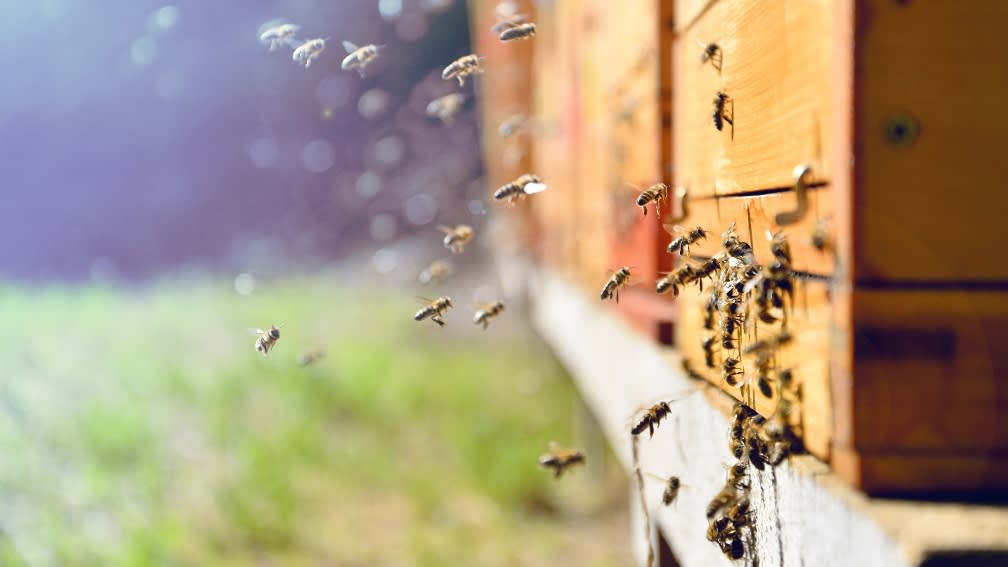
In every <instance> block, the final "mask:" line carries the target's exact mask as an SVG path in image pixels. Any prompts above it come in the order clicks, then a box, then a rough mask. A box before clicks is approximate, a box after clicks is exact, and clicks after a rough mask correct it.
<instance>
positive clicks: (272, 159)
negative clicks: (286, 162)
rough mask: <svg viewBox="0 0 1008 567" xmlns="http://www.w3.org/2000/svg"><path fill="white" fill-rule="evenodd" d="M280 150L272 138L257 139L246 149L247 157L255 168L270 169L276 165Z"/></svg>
mask: <svg viewBox="0 0 1008 567" xmlns="http://www.w3.org/2000/svg"><path fill="white" fill-rule="evenodd" d="M279 153H280V148H279V147H278V146H277V144H276V142H274V141H273V139H272V138H259V139H258V140H255V141H254V142H252V143H251V144H249V148H248V156H249V159H250V160H251V161H252V164H253V165H255V166H256V167H270V166H272V165H273V164H274V163H276V160H277V155H278V154H279Z"/></svg>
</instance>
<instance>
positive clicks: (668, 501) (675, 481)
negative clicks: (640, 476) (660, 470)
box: [647, 473, 683, 506]
mask: <svg viewBox="0 0 1008 567" xmlns="http://www.w3.org/2000/svg"><path fill="white" fill-rule="evenodd" d="M647 474H648V476H650V477H651V478H653V479H656V480H660V481H662V482H664V483H665V490H664V491H663V492H662V500H661V501H662V504H663V505H665V506H671V505H672V503H673V502H675V500H676V498H677V497H678V496H679V488H681V487H682V486H683V485H682V483H680V482H679V477H677V476H670V477H668V478H665V477H661V476H658V475H656V474H651V473H647Z"/></svg>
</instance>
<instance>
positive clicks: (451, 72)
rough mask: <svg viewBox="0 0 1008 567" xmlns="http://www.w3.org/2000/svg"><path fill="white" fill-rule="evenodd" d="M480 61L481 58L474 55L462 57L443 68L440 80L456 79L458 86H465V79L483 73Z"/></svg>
mask: <svg viewBox="0 0 1008 567" xmlns="http://www.w3.org/2000/svg"><path fill="white" fill-rule="evenodd" d="M482 61H483V57H478V56H476V55H475V54H470V55H463V56H462V57H459V58H458V59H456V60H455V61H452V62H451V63H449V64H448V66H447V67H445V68H444V71H442V72H441V78H442V79H444V80H446V81H447V80H449V79H458V82H459V86H460V87H461V86H465V78H466V77H468V76H469V75H473V74H477V73H482V72H483V64H482Z"/></svg>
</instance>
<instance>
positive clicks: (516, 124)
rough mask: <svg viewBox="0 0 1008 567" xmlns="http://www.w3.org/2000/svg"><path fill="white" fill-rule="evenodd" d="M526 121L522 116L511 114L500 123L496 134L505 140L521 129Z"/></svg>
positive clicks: (526, 118)
mask: <svg viewBox="0 0 1008 567" xmlns="http://www.w3.org/2000/svg"><path fill="white" fill-rule="evenodd" d="M527 121H528V117H526V116H525V115H524V114H512V115H511V116H509V117H507V118H505V119H504V121H503V122H501V123H500V126H498V127H497V133H498V134H500V135H501V137H504V138H506V137H508V136H510V135H511V134H514V133H515V132H517V131H518V130H519V129H521V128H522V127H523V126H524V125H525V123H526V122H527Z"/></svg>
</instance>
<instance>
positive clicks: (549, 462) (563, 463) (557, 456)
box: [539, 443, 586, 478]
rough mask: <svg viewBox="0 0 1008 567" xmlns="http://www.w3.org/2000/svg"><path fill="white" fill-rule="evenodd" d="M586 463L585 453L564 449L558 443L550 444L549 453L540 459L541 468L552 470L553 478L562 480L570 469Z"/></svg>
mask: <svg viewBox="0 0 1008 567" xmlns="http://www.w3.org/2000/svg"><path fill="white" fill-rule="evenodd" d="M585 461H586V458H585V454H584V452H583V451H578V450H576V449H562V448H560V447H559V446H557V444H556V443H550V448H549V452H547V453H546V454H544V455H542V456H541V457H539V466H540V467H542V468H544V469H552V470H553V478H560V476H561V475H563V473H564V471H566V470H567V469H568V468H569V467H571V466H573V465H580V464H584V463H585Z"/></svg>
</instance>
